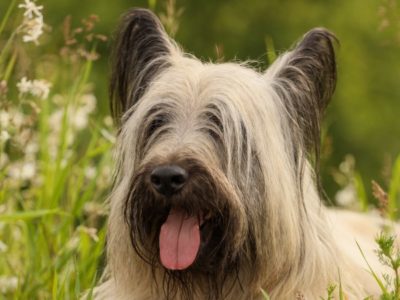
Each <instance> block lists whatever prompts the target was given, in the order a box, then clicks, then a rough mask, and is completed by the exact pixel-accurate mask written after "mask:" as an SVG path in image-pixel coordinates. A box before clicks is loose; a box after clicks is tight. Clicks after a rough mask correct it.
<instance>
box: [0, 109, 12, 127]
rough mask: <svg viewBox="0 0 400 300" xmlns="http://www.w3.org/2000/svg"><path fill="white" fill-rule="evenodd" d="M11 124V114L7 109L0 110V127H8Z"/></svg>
mask: <svg viewBox="0 0 400 300" xmlns="http://www.w3.org/2000/svg"><path fill="white" fill-rule="evenodd" d="M9 125H10V114H9V113H8V112H6V111H5V110H1V111H0V128H7V127H8V126H9Z"/></svg>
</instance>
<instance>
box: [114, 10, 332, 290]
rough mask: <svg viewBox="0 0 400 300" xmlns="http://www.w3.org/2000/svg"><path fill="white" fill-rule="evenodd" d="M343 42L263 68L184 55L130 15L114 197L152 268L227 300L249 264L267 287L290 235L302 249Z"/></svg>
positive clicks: (307, 48) (254, 279)
mask: <svg viewBox="0 0 400 300" xmlns="http://www.w3.org/2000/svg"><path fill="white" fill-rule="evenodd" d="M332 40H333V36H332V35H331V34H330V33H328V32H327V31H325V30H322V29H316V30H314V31H311V32H309V33H308V34H307V35H306V36H305V37H304V39H303V40H302V41H301V42H300V43H299V44H298V45H297V46H296V47H295V48H294V50H292V51H291V52H288V53H287V54H285V55H283V56H282V57H280V58H279V59H278V60H277V61H276V62H275V63H274V64H273V65H272V66H271V67H270V69H268V70H267V72H265V73H259V72H257V71H255V70H253V69H251V68H249V67H248V66H246V65H244V64H243V65H240V64H230V63H225V64H211V63H202V62H200V61H198V60H197V59H195V58H192V57H190V56H188V55H184V54H182V52H181V51H180V50H179V49H178V47H177V46H176V45H175V44H174V42H172V41H171V40H170V39H169V38H168V37H167V36H166V34H165V32H164V30H163V28H162V26H161V24H160V23H159V21H158V20H157V19H156V17H155V16H154V15H153V14H152V13H150V12H149V11H146V10H138V9H136V10H132V11H130V12H129V13H128V14H127V15H126V16H125V18H124V20H123V22H122V25H121V29H120V33H119V37H118V40H117V43H116V45H117V46H116V49H115V54H114V59H115V61H114V69H113V76H112V85H111V91H112V97H111V98H112V108H113V111H114V115H115V117H116V120H117V122H118V123H119V124H120V131H119V136H118V145H117V146H118V161H119V170H118V175H117V181H116V190H117V191H118V192H116V193H115V194H118V195H119V196H118V197H114V199H113V198H112V201H118V202H120V204H119V205H117V206H116V207H118V208H122V211H118V212H114V213H116V214H121V215H123V218H124V222H125V224H126V226H127V227H128V232H129V235H130V237H129V238H130V240H131V247H132V248H133V249H134V250H135V253H136V255H138V257H140V259H142V260H144V261H146V262H147V263H149V264H150V266H151V267H152V269H153V270H154V269H161V270H164V271H165V272H166V274H167V276H169V278H172V280H173V281H174V279H176V280H175V281H176V282H181V283H184V285H185V286H186V287H188V285H187V283H188V282H189V281H191V280H193V279H194V278H199V277H203V278H207V279H206V281H208V282H209V286H210V289H214V290H215V292H214V293H215V295H217V294H218V293H220V292H221V291H222V289H223V287H222V286H223V284H224V282H225V281H226V280H233V279H236V278H238V277H239V279H241V278H240V276H241V274H240V273H241V271H243V269H246V270H247V272H252V276H251V279H249V278H247V279H243V280H247V281H248V283H247V284H255V285H257V284H260V282H258V280H259V279H260V278H265V276H264V272H266V270H268V266H271V269H272V270H270V271H273V269H274V268H275V269H276V268H278V267H277V266H274V263H272V262H271V261H269V259H266V258H267V257H269V258H270V259H271V260H274V259H275V260H277V258H274V255H275V254H274V253H276V252H279V248H280V247H281V245H282V242H283V241H282V239H283V238H288V239H291V240H292V243H293V245H295V244H296V243H299V237H298V236H299V235H301V232H300V231H301V230H300V229H299V230H300V231H299V230H298V229H295V227H296V224H295V223H296V221H297V220H296V218H297V217H298V211H299V210H302V209H303V207H304V203H303V201H306V199H303V197H302V174H303V173H304V169H305V165H306V158H307V154H309V153H311V152H313V150H315V151H314V154H316V156H317V157H318V147H319V141H318V139H319V126H320V118H321V115H322V113H323V111H324V109H325V107H326V105H327V103H328V100H329V98H330V96H331V94H332V92H333V89H334V85H335V62H334V53H333V47H332ZM279 218H282V219H279ZM112 234H113V232H110V235H112ZM296 236H297V237H296ZM277 250H278V251H277ZM285 255H287V258H288V259H289V258H290V255H295V254H293V253H291V252H290V250H289V253H285ZM285 267H287V268H290V266H284V264H283V265H282V266H280V268H285ZM274 280H276V278H272V279H271V281H274ZM168 282H170V281H168ZM173 286H174V284H172V285H171V287H173ZM169 289H170V287H167V293H170V292H171V291H170V290H169ZM171 289H172V288H171Z"/></svg>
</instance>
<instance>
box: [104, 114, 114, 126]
mask: <svg viewBox="0 0 400 300" xmlns="http://www.w3.org/2000/svg"><path fill="white" fill-rule="evenodd" d="M103 122H104V125H106V126H107V127H111V126H113V119H112V117H111V116H107V117H105V118H104V119H103Z"/></svg>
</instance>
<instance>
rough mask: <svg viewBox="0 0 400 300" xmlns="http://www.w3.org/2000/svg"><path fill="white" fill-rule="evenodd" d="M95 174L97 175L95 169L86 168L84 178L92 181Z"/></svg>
mask: <svg viewBox="0 0 400 300" xmlns="http://www.w3.org/2000/svg"><path fill="white" fill-rule="evenodd" d="M96 174H97V169H96V168H95V167H93V166H88V167H87V168H86V169H85V177H86V178H87V179H89V180H90V179H93V178H94V177H95V176H96Z"/></svg>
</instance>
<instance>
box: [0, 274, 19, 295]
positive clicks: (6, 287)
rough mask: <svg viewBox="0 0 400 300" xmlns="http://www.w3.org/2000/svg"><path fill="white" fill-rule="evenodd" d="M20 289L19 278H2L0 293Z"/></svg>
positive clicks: (0, 279) (0, 280) (0, 278)
mask: <svg viewBox="0 0 400 300" xmlns="http://www.w3.org/2000/svg"><path fill="white" fill-rule="evenodd" d="M17 287H18V278H17V277H15V276H0V292H1V293H3V294H5V293H10V292H14V291H15V290H16V289H17Z"/></svg>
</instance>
